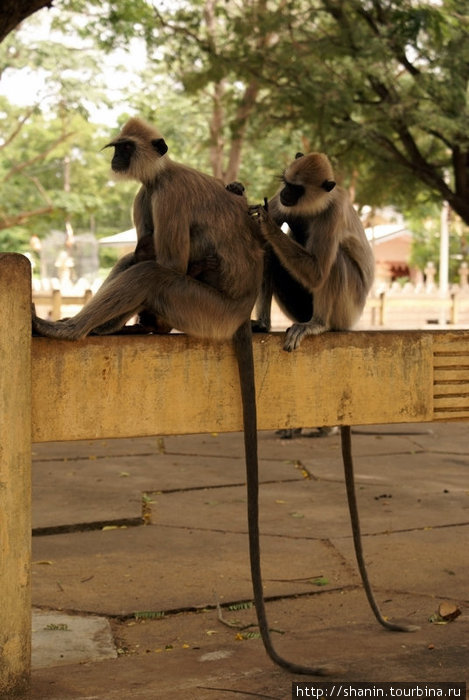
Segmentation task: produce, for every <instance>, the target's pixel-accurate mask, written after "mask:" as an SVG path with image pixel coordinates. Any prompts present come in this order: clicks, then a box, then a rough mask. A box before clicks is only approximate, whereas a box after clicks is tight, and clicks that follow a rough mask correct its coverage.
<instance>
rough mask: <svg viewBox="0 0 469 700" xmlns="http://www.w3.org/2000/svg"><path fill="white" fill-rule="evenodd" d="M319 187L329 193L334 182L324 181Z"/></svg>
mask: <svg viewBox="0 0 469 700" xmlns="http://www.w3.org/2000/svg"><path fill="white" fill-rule="evenodd" d="M321 187H322V189H323V190H326V192H330V191H331V190H333V189H334V187H335V182H334V180H324V182H323V183H322V185H321Z"/></svg>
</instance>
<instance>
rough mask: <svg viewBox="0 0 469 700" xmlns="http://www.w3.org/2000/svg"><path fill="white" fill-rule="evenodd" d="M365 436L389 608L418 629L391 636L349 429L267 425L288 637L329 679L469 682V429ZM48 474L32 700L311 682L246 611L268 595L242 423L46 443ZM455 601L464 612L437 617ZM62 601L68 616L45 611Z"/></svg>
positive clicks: (273, 693) (373, 523)
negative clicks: (368, 583) (299, 431)
mask: <svg viewBox="0 0 469 700" xmlns="http://www.w3.org/2000/svg"><path fill="white" fill-rule="evenodd" d="M355 432H356V434H355V435H354V452H355V462H356V465H355V468H356V476H357V484H358V496H359V501H360V508H361V518H362V529H363V532H364V535H365V536H364V546H365V552H366V558H367V562H368V566H369V573H370V577H371V580H372V582H373V584H374V587H375V592H376V594H377V597H378V599H379V601H380V603H381V605H382V609H383V612H384V613H385V614H386V615H387V616H388V617H393V618H399V617H405V618H408V619H409V620H411V621H412V622H414V623H415V624H418V625H419V626H420V630H419V631H417V632H416V633H413V634H400V633H390V632H386V631H384V630H383V629H382V628H380V627H379V625H378V624H377V623H376V622H375V621H374V619H373V618H372V615H371V613H370V611H369V608H368V606H367V603H366V600H365V596H364V593H363V591H362V590H361V586H360V581H359V577H358V575H357V572H356V566H355V561H354V555H353V549H352V544H351V536H350V527H349V522H348V513H347V506H346V500H345V494H344V486H343V477H342V466H341V459H340V439H339V437H338V436H334V437H328V438H322V439H313V438H309V437H301V438H299V439H296V440H293V441H289V440H279V439H278V438H277V437H276V436H275V435H274V434H273V433H270V432H269V433H261V434H260V436H259V442H260V458H261V465H260V473H261V481H262V485H261V498H260V501H261V531H262V555H263V573H264V580H265V595H266V597H267V600H268V603H267V612H268V615H269V618H270V625H271V627H272V628H274V629H275V630H278V631H275V632H273V637H274V642H275V644H276V646H277V649H278V651H279V652H280V653H281V654H283V655H284V656H286V657H288V658H289V659H295V660H297V661H298V662H300V663H303V664H308V665H310V664H313V665H317V664H318V663H320V664H322V665H328V666H329V667H330V671H331V673H330V676H329V677H328V680H334V681H342V682H351V681H370V682H378V681H414V682H422V683H423V682H430V681H452V682H456V681H465V680H467V676H468V669H469V634H468V632H469V615H468V612H467V610H468V605H469V584H468V581H469V547H468V535H469V439H468V438H469V430H468V426H467V424H462V423H452V424H425V425H423V424H419V425H405V426H372V427H367V428H359V429H357V430H356V431H355ZM33 481H34V491H33V498H34V528H35V532H34V538H33V561H34V563H33V603H34V606H35V610H37V611H38V612H37V614H36V615H35V617H34V625H33V628H34V629H35V632H34V639H35V643H34V646H35V649H34V657H33V658H34V666H35V667H34V670H33V675H32V690H31V693H30V694H29V696H28V698H30V700H36V699H37V698H45V699H47V700H69V699H72V698H81V699H82V700H85V698H86V699H88V700H91V699H93V700H95V699H96V700H97V699H99V700H114V699H116V700H117V699H119V700H120V699H121V698H126V699H127V698H135V699H136V700H140V699H142V700H143V699H144V700H153V699H158V700H159V699H161V700H170V699H172V698H178V699H184V700H185V699H186V698H187V699H188V700H189V699H191V700H192V699H193V698H195V699H197V700H218V699H219V698H220V699H221V700H224V699H225V698H226V700H229V699H230V698H240V700H241V699H242V698H246V699H248V698H252V697H261V698H274V699H275V700H284V699H285V700H286V699H287V698H290V697H291V684H292V680H293V678H295V679H297V680H305V678H299V677H297V676H295V677H292V676H291V675H290V674H289V673H287V672H286V671H284V670H282V669H279V668H278V667H276V666H274V665H273V663H272V662H271V661H270V660H269V659H268V658H267V656H266V654H265V652H264V649H263V647H262V643H261V641H260V640H259V639H258V638H257V637H256V627H255V611H254V610H253V609H252V608H249V607H247V608H246V607H244V608H242V609H239V608H240V605H239V604H240V603H244V602H245V601H250V599H251V584H250V573H249V564H248V556H247V537H246V516H245V508H246V503H245V487H244V461H243V453H242V435H240V434H227V435H200V436H183V437H167V438H158V437H154V438H145V439H134V440H108V441H95V442H81V443H53V444H42V445H35V446H34V465H33ZM144 523H145V524H144ZM320 584H322V585H320ZM442 601H451V602H454V603H455V604H457V605H458V606H459V607H460V609H461V610H462V615H461V616H460V617H458V619H457V620H455V621H453V622H450V623H448V624H444V625H437V624H433V623H430V622H429V618H430V616H431V615H432V614H433V613H435V611H436V610H437V609H438V606H439V604H440V603H441V602H442ZM218 603H220V604H221V605H222V606H223V607H222V616H223V618H224V619H225V621H229V622H231V623H236V624H239V625H252V626H249V627H246V628H245V629H244V630H240V629H237V628H234V627H230V626H227V625H225V624H222V623H221V622H220V620H219V619H218V618H217V610H216V606H217V604H218ZM229 604H233V605H235V606H236V607H237V608H238V609H234V610H230V609H228V605H229ZM45 612H48V613H51V612H53V613H54V615H57V614H59V617H54V618H46V619H47V620H56V621H57V622H55V623H54V622H52V623H50V622H49V623H47V624H44V618H42V617H41V615H43V614H44V613H45ZM64 613H66V616H65V617H64V616H63V615H64ZM96 620H97V622H96ZM96 625H97V627H96ZM306 679H308V680H312V681H314V680H318V679H314V678H311V677H307V678H306ZM321 680H323V679H321Z"/></svg>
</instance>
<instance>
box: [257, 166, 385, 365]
mask: <svg viewBox="0 0 469 700" xmlns="http://www.w3.org/2000/svg"><path fill="white" fill-rule="evenodd" d="M267 209H268V210H266V208H264V207H262V206H257V207H251V211H252V214H253V215H254V216H255V217H256V218H257V219H258V221H259V224H260V230H261V232H262V235H263V236H264V237H265V239H266V241H267V242H268V244H269V245H268V247H267V254H266V264H265V275H264V282H263V286H262V292H261V295H260V299H259V303H258V319H259V320H258V322H257V325H256V326H254V330H259V331H269V330H270V306H271V301H272V295H274V296H275V298H276V300H277V301H278V303H279V305H280V307H281V309H282V310H283V311H284V312H285V313H286V315H287V316H288V317H289V318H291V319H292V320H293V321H296V323H294V325H293V326H292V327H291V328H289V329H288V331H287V334H286V338H285V345H284V349H285V350H288V351H291V350H294V349H295V348H297V347H298V346H299V345H300V343H301V341H302V339H303V338H304V337H305V336H307V335H318V334H320V333H324V332H325V331H328V330H347V329H349V328H352V326H353V325H354V324H355V323H356V322H357V321H358V319H359V317H360V315H361V313H362V311H363V307H364V305H365V301H366V297H367V294H368V292H369V290H370V288H371V285H372V283H373V275H374V260H373V253H372V250H371V247H370V245H369V243H368V241H367V239H366V236H365V231H364V229H363V226H362V223H361V221H360V219H359V217H358V214H357V213H356V211H355V209H354V208H353V206H352V204H351V202H350V200H349V198H348V196H347V193H346V191H345V190H344V189H343V188H341V187H338V186H337V185H336V183H335V181H334V174H333V171H332V167H331V164H330V162H329V159H328V158H327V156H325V155H324V154H323V153H310V154H308V155H303V154H302V153H297V156H296V158H295V160H294V161H293V162H292V163H291V164H290V165H289V166H288V167H287V168H286V169H285V171H284V173H283V175H282V185H281V187H280V188H279V190H278V192H277V193H276V194H275V195H274V196H273V197H272V199H271V200H270V201H269V202H268V207H267ZM284 222H285V223H287V224H288V227H289V229H290V232H289V234H288V235H285V234H284V233H283V231H282V230H281V229H280V226H281V225H282V224H283V223H284Z"/></svg>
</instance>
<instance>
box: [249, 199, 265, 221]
mask: <svg viewBox="0 0 469 700" xmlns="http://www.w3.org/2000/svg"><path fill="white" fill-rule="evenodd" d="M248 214H249V216H250V217H251V218H252V219H254V221H257V223H258V224H263V223H266V222H267V221H268V220H269V219H270V217H269V213H268V210H267V208H266V205H265V204H253V205H252V206H250V207H248Z"/></svg>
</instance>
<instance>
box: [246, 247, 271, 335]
mask: <svg viewBox="0 0 469 700" xmlns="http://www.w3.org/2000/svg"><path fill="white" fill-rule="evenodd" d="M272 256H273V251H272V248H271V246H270V245H267V246H266V248H265V253H264V271H263V274H262V284H261V290H260V293H259V296H258V298H257V301H256V316H257V320H256V321H252V323H251V326H252V331H253V333H268V332H269V331H270V329H271V326H272V324H271V316H270V312H271V307H272V296H273V275H272Z"/></svg>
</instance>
